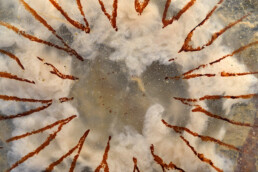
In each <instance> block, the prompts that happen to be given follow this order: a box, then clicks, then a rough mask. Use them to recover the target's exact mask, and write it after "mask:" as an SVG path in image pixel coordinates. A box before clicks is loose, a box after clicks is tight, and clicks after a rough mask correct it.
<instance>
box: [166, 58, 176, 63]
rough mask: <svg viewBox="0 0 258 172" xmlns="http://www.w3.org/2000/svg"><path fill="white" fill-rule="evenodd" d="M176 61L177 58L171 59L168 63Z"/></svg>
mask: <svg viewBox="0 0 258 172" xmlns="http://www.w3.org/2000/svg"><path fill="white" fill-rule="evenodd" d="M174 60H176V58H171V59H169V60H168V61H169V62H172V61H174Z"/></svg>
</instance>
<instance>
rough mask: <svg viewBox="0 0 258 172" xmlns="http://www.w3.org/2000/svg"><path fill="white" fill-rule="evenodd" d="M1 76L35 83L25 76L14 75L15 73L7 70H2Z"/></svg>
mask: <svg viewBox="0 0 258 172" xmlns="http://www.w3.org/2000/svg"><path fill="white" fill-rule="evenodd" d="M0 77H2V78H8V79H14V80H17V81H22V82H27V83H30V84H35V82H34V81H30V80H28V79H23V78H20V77H18V76H17V75H13V74H11V73H7V72H0Z"/></svg>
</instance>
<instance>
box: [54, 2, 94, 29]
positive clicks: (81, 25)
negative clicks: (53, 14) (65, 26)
mask: <svg viewBox="0 0 258 172" xmlns="http://www.w3.org/2000/svg"><path fill="white" fill-rule="evenodd" d="M49 1H50V3H51V4H52V5H53V6H54V7H55V8H56V9H57V10H58V11H59V12H60V13H61V14H62V15H63V16H64V17H65V19H66V20H67V21H68V22H69V23H71V24H72V25H73V26H74V27H76V28H78V29H80V30H82V31H85V32H86V33H89V32H90V28H89V24H88V21H87V19H86V17H85V14H84V12H83V9H82V5H81V1H80V0H76V1H77V6H78V9H79V10H80V12H81V15H82V17H83V20H84V22H85V24H86V26H84V25H83V24H81V23H79V22H77V21H75V20H73V19H72V18H70V17H69V15H68V14H67V12H66V11H64V9H63V8H62V7H61V6H60V5H59V4H58V3H57V2H56V0H49Z"/></svg>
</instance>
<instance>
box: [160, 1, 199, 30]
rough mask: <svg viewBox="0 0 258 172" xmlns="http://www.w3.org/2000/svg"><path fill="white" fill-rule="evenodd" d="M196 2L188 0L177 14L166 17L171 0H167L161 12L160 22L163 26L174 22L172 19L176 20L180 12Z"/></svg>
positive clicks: (183, 11) (182, 12)
mask: <svg viewBox="0 0 258 172" xmlns="http://www.w3.org/2000/svg"><path fill="white" fill-rule="evenodd" d="M195 2H196V0H190V1H189V2H188V3H187V4H186V5H185V6H184V7H183V8H182V9H181V10H180V11H179V12H178V13H177V14H176V16H173V17H172V18H171V19H166V18H167V11H168V8H169V5H170V3H171V0H167V2H166V5H165V9H164V12H163V17H162V22H163V28H165V27H166V26H168V25H170V24H172V23H173V22H174V20H178V19H179V18H180V17H181V15H182V14H184V13H185V12H186V11H187V10H188V9H189V8H190V7H192V6H193V5H194V3H195Z"/></svg>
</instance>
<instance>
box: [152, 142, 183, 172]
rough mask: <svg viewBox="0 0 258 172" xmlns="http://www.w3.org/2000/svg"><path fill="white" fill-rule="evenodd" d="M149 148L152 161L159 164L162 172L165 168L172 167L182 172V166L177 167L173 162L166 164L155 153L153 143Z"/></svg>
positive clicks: (171, 168) (169, 168) (170, 168)
mask: <svg viewBox="0 0 258 172" xmlns="http://www.w3.org/2000/svg"><path fill="white" fill-rule="evenodd" d="M150 150H151V154H152V156H153V158H154V161H155V162H156V163H157V164H159V165H160V166H161V168H162V171H163V172H165V170H173V169H175V170H178V171H181V172H184V170H183V169H182V168H179V167H177V166H176V165H175V164H174V163H173V162H170V163H169V164H166V163H165V162H164V161H163V159H162V158H161V157H159V156H158V155H155V153H154V146H153V145H151V146H150Z"/></svg>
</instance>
